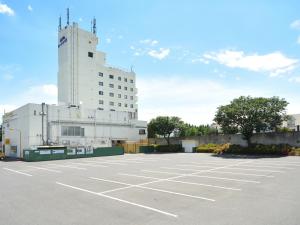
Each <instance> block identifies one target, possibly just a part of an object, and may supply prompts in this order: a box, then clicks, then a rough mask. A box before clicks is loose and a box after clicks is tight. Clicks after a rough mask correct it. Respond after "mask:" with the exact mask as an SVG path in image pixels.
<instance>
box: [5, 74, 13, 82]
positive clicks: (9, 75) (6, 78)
mask: <svg viewBox="0 0 300 225" xmlns="http://www.w3.org/2000/svg"><path fill="white" fill-rule="evenodd" d="M2 78H3V80H6V81H8V80H12V79H14V76H13V75H12V74H10V73H5V74H4V75H3V76H2Z"/></svg>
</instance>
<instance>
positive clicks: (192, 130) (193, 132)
mask: <svg viewBox="0 0 300 225" xmlns="http://www.w3.org/2000/svg"><path fill="white" fill-rule="evenodd" d="M215 133H217V130H216V129H215V128H212V127H210V126H209V125H199V126H196V125H191V124H188V123H185V124H183V125H182V126H181V127H180V129H179V133H178V136H179V137H192V136H203V135H209V134H215Z"/></svg>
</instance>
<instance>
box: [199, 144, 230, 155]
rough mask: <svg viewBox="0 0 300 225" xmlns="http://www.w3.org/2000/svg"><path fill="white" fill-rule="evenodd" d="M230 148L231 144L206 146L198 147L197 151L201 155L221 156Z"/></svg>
mask: <svg viewBox="0 0 300 225" xmlns="http://www.w3.org/2000/svg"><path fill="white" fill-rule="evenodd" d="M228 147H229V144H212V143H209V144H204V145H200V146H198V147H197V148H196V149H195V151H196V152H199V153H216V154H220V153H222V152H223V151H225V150H226V149H227V148H228Z"/></svg>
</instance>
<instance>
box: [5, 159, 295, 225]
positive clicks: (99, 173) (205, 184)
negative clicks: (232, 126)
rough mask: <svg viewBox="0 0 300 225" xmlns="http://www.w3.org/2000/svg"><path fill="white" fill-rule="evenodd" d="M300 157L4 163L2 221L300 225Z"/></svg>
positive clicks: (33, 224)
mask: <svg viewBox="0 0 300 225" xmlns="http://www.w3.org/2000/svg"><path fill="white" fill-rule="evenodd" d="M299 175H300V158H298V157H282V158H260V159H247V158H237V159H234V158H227V159H226V158H216V157H212V156H210V155H209V154H160V155H155V154H149V155H143V154H136V155H124V156H112V157H101V158H85V159H72V160H64V161H47V162H34V163H28V162H0V179H1V181H0V183H1V192H0V212H1V213H0V215H1V217H0V224H1V225H2V224H3V225H41V224H43V225H54V224H55V225H56V224H59V225H77V224H78V225H85V224H87V225H91V224H105V225H107V224H111V225H116V224H122V225H124V224H130V225H141V224H149V225H150V224H151V225H157V224H170V225H171V224H172V225H173V224H180V225H183V224H186V225H194V224H195V225H199V224H204V225H225V224H226V225H235V224H236V225H241V224H243V225H250V224H251V225H252V224H259V225H269V224H272V225H298V224H300V214H299V212H298V211H299V208H300V196H299V194H298V191H299V190H300V178H299V177H300V176H299Z"/></svg>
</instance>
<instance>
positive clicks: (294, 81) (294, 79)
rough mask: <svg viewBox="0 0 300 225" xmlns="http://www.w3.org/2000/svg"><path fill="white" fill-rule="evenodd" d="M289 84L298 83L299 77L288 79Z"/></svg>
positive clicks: (299, 81)
mask: <svg viewBox="0 0 300 225" xmlns="http://www.w3.org/2000/svg"><path fill="white" fill-rule="evenodd" d="M289 82H293V83H300V77H291V78H289Z"/></svg>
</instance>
